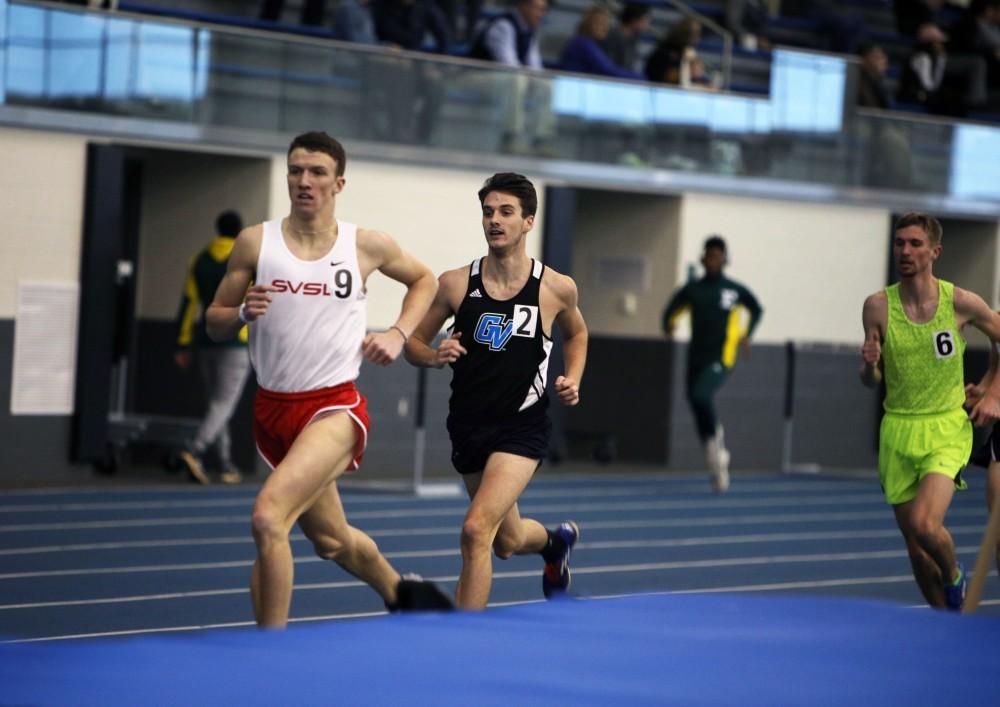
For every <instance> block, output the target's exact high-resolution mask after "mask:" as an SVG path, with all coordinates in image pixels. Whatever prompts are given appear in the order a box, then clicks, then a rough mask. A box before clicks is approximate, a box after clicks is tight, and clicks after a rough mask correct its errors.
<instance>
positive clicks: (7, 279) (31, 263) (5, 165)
mask: <svg viewBox="0 0 1000 707" xmlns="http://www.w3.org/2000/svg"><path fill="white" fill-rule="evenodd" d="M0 155H3V157H2V158H0V223H2V224H3V227H2V232H0V281H3V282H4V283H6V284H5V285H4V287H2V288H0V318H12V317H13V316H14V313H15V311H16V307H17V282H18V280H68V281H73V282H77V281H78V280H79V279H80V244H81V236H82V233H83V202H84V181H85V178H86V162H87V141H86V138H84V137H82V136H76V135H63V134H60V133H52V132H35V131H32V130H10V129H6V128H0Z"/></svg>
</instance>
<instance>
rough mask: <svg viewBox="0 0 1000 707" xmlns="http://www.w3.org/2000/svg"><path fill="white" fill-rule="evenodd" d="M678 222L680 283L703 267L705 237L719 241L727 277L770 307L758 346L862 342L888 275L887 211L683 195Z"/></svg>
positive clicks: (758, 338) (767, 310)
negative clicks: (868, 312)
mask: <svg viewBox="0 0 1000 707" xmlns="http://www.w3.org/2000/svg"><path fill="white" fill-rule="evenodd" d="M680 221H681V227H680V236H681V242H680V257H679V258H678V263H677V273H676V277H677V280H678V281H683V280H684V279H685V278H686V271H687V267H688V264H691V263H694V264H697V263H698V262H699V259H700V256H701V249H702V245H703V244H704V241H705V238H706V237H707V236H708V235H709V234H712V233H719V234H721V235H722V236H723V237H724V238H725V239H726V242H727V244H728V246H729V255H730V261H731V263H730V265H729V267H728V268H727V270H726V272H727V274H728V275H729V277H731V278H732V279H734V280H737V281H739V282H742V283H744V284H745V285H747V286H748V287H749V288H750V289H751V290H752V291H753V292H754V294H755V295H756V296H757V298H758V300H760V302H761V305H762V306H763V307H764V318H763V320H762V321H761V324H760V326H759V327H758V329H757V332H756V333H755V339H756V340H758V341H761V342H771V343H777V342H781V341H786V340H788V339H794V340H797V341H814V342H827V343H842V344H850V343H856V342H860V341H861V306H862V304H863V303H864V299H865V297H867V296H868V295H869V294H871V293H873V292H875V291H877V290H879V289H881V288H882V287H884V286H885V280H886V273H887V272H888V267H889V260H888V258H889V255H888V252H889V251H888V237H889V229H890V228H891V224H890V214H889V211H888V210H884V209H877V208H865V207H859V206H838V205H833V204H818V203H807V202H794V201H779V200H765V199H749V198H743V197H732V196H722V195H716V194H685V195H684V197H683V202H682V206H681V220H680ZM699 268H700V266H699ZM678 335H679V336H681V335H684V334H682V332H681V331H679V332H678Z"/></svg>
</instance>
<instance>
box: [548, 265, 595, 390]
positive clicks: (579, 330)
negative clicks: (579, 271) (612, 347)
mask: <svg viewBox="0 0 1000 707" xmlns="http://www.w3.org/2000/svg"><path fill="white" fill-rule="evenodd" d="M552 275H554V277H552V278H551V282H550V286H551V287H552V289H553V292H554V294H555V295H556V296H557V298H558V301H559V302H560V303H561V305H562V307H561V309H560V310H559V313H558V314H556V317H555V325H556V326H557V327H559V331H560V333H562V336H563V359H564V361H565V367H564V369H563V375H561V376H558V377H557V378H556V379H555V381H554V383H553V385H554V389H555V392H556V394H557V395H558V396H559V399H560V400H561V401H562V402H563V403H565V404H566V405H576V404H577V403H578V402H580V383H581V381H582V380H583V370H584V368H585V367H586V364H587V339H588V333H587V323H586V322H585V321H584V320H583V313H582V312H580V307H579V296H578V292H577V289H576V283H575V282H573V279H572V278H571V277H568V276H566V275H560V274H558V273H555V272H552Z"/></svg>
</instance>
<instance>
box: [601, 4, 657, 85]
mask: <svg viewBox="0 0 1000 707" xmlns="http://www.w3.org/2000/svg"><path fill="white" fill-rule="evenodd" d="M652 19H653V8H651V7H650V6H649V5H646V4H644V3H637V2H629V3H625V6H624V7H623V8H622V11H621V14H620V15H619V16H618V24H617V25H616V26H615V27H612V28H611V30H610V31H609V32H608V36H606V37H605V38H604V41H602V42H601V46H602V47H603V48H604V53H605V54H607V55H608V58H609V59H610V60H611V61H612V62H614V63H615V64H616V65H617V66H620V67H621V68H623V69H628V70H629V71H638V70H639V68H638V67H639V40H640V39H642V35H643V33H644V32H646V31H647V30H649V25H650V22H651V21H652Z"/></svg>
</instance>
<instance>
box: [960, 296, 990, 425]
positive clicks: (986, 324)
mask: <svg viewBox="0 0 1000 707" xmlns="http://www.w3.org/2000/svg"><path fill="white" fill-rule="evenodd" d="M954 297H955V315H956V319H958V323H959V326H960V327H961V326H962V325H964V324H971V325H972V326H974V327H976V328H977V329H979V331H981V332H983V333H984V334H986V336H988V337H989V338H990V340H991V346H992V347H994V349H995V347H996V346H997V343H998V342H1000V313H997V312H994V311H993V310H992V309H990V307H989V305H987V304H986V302H985V301H984V300H983V298H982V297H980V296H979V295H977V294H976V293H975V292H969V291H968V290H963V289H961V288H959V287H956V288H955V295H954ZM969 419H970V420H972V422H973V424H975V425H977V426H982V425H988V424H991V423H994V422H997V421H998V420H1000V376H997V375H994V376H992V377H991V378H990V380H989V381H988V384H987V385H984V386H983V392H982V396H981V397H980V398H979V400H978V401H977V402H976V403H975V405H973V407H972V410H971V411H970V412H969Z"/></svg>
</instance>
